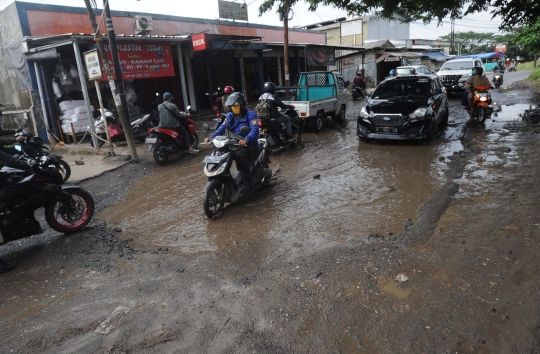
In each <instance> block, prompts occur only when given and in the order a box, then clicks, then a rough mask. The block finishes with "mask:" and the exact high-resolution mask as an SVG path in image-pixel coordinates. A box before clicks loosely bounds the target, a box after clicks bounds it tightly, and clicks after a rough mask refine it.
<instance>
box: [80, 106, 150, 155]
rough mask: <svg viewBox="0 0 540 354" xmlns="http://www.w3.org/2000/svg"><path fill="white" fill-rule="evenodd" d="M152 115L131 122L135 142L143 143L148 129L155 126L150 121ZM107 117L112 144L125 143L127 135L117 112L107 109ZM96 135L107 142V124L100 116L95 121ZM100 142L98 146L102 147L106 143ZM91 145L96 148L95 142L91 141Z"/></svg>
mask: <svg viewBox="0 0 540 354" xmlns="http://www.w3.org/2000/svg"><path fill="white" fill-rule="evenodd" d="M150 116H151V115H150V114H145V115H144V116H142V117H140V118H136V119H133V120H132V121H131V131H132V132H133V137H134V138H135V140H138V141H140V142H141V143H143V142H144V141H145V139H146V136H147V135H148V129H150V128H151V127H152V126H153V125H152V123H151V121H150ZM105 117H107V125H108V127H109V136H110V138H111V142H112V143H116V142H119V141H125V140H126V135H125V133H124V130H123V129H122V125H121V124H120V120H119V118H118V113H117V112H116V111H109V110H107V109H105ZM95 127H96V134H97V135H98V136H99V137H100V138H101V139H103V140H105V141H106V140H107V133H106V132H105V123H104V121H103V115H100V116H99V117H98V119H97V120H96V121H95ZM103 140H98V146H99V147H101V146H102V145H103V144H104V143H105V141H103ZM90 145H91V146H92V147H94V142H93V140H90Z"/></svg>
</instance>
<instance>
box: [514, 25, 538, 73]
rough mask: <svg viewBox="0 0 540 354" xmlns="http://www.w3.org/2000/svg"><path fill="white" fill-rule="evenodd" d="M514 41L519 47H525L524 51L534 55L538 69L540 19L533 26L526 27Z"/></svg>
mask: <svg viewBox="0 0 540 354" xmlns="http://www.w3.org/2000/svg"><path fill="white" fill-rule="evenodd" d="M513 39H514V41H515V42H516V43H517V44H518V45H519V46H523V50H525V51H526V52H528V53H530V54H532V55H534V66H535V67H536V59H537V58H538V57H537V54H538V53H540V18H539V19H538V20H537V21H536V23H535V24H533V25H532V26H529V27H525V28H524V29H523V30H522V31H521V32H520V33H518V34H517V35H516V36H514V38H513Z"/></svg>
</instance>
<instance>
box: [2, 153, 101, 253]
mask: <svg viewBox="0 0 540 354" xmlns="http://www.w3.org/2000/svg"><path fill="white" fill-rule="evenodd" d="M55 160H56V157H54V156H52V155H49V156H42V157H41V158H40V160H39V163H38V164H37V165H36V166H35V167H34V168H33V171H31V172H30V171H22V170H19V169H14V168H9V167H3V168H2V169H1V170H0V183H1V185H2V188H1V189H0V244H3V243H6V242H10V241H13V240H18V239H21V238H24V237H29V236H32V235H37V234H40V233H41V232H42V231H43V230H42V229H41V226H40V224H39V222H38V221H37V220H36V218H35V216H34V212H35V211H36V210H37V209H39V208H41V207H44V208H45V221H46V222H47V224H48V225H49V226H50V227H51V228H52V229H54V230H56V231H58V232H63V233H72V232H76V231H79V230H81V229H82V228H83V227H85V226H86V225H88V223H89V222H90V220H92V216H93V215H94V199H93V198H92V195H90V193H88V192H87V191H86V190H84V189H82V188H81V187H78V186H62V185H61V184H62V183H63V182H64V180H63V177H62V175H61V174H60V172H59V171H58V167H57V163H58V162H57V161H55Z"/></svg>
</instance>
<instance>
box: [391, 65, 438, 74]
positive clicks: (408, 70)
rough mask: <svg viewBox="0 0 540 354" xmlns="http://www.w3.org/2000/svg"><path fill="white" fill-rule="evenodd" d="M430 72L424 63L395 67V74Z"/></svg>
mask: <svg viewBox="0 0 540 354" xmlns="http://www.w3.org/2000/svg"><path fill="white" fill-rule="evenodd" d="M413 70H414V74H432V72H431V70H429V68H428V67H427V66H424V65H409V66H399V67H397V68H396V72H397V75H398V76H400V75H414V74H413Z"/></svg>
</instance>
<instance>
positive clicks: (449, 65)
mask: <svg viewBox="0 0 540 354" xmlns="http://www.w3.org/2000/svg"><path fill="white" fill-rule="evenodd" d="M472 68H473V64H472V61H455V62H451V61H449V62H446V63H445V64H444V65H443V67H442V68H441V71H444V70H469V69H472Z"/></svg>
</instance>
